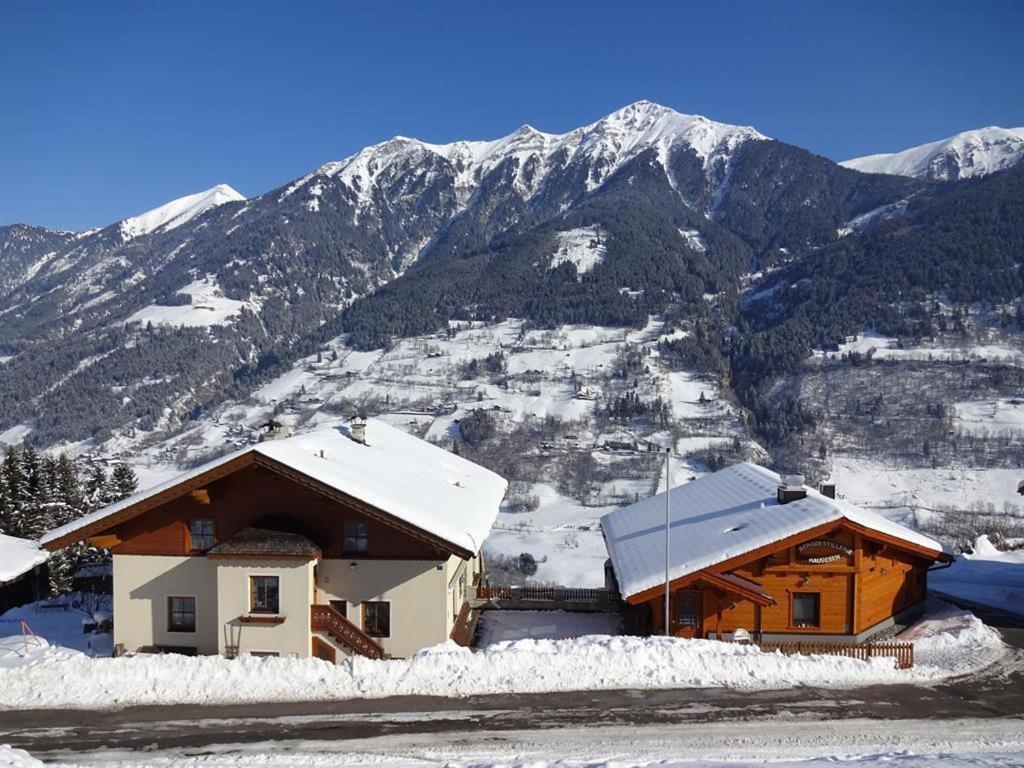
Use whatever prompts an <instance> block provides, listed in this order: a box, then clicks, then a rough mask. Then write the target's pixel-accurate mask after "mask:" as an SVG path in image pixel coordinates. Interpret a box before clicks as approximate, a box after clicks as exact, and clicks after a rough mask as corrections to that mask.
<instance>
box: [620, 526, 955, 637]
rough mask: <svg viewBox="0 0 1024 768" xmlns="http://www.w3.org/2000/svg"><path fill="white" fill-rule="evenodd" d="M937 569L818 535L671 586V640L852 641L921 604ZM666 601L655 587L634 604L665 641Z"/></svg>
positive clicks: (886, 540)
mask: <svg viewBox="0 0 1024 768" xmlns="http://www.w3.org/2000/svg"><path fill="white" fill-rule="evenodd" d="M935 560H936V555H935V553H934V552H929V551H927V550H923V549H919V548H917V547H915V546H914V545H913V544H910V543H908V542H903V541H901V540H898V539H892V538H890V537H887V536H885V535H884V534H876V533H874V532H871V531H867V530H865V529H863V528H861V527H860V526H856V525H854V524H851V523H849V522H848V521H842V522H839V523H834V524H829V525H827V526H819V527H818V528H815V529H811V530H808V531H805V532H804V533H802V534H800V535H798V536H792V537H789V538H788V539H786V540H784V541H781V542H777V543H776V544H775V545H771V546H769V547H764V548H762V549H760V550H755V551H753V552H749V553H746V554H745V555H742V556H740V557H736V558H732V559H731V560H730V561H728V562H726V563H722V564H720V565H719V566H716V567H715V568H713V569H707V570H705V571H698V572H696V573H692V574H689V575H688V576H685V577H683V578H681V579H678V580H676V581H674V582H673V583H672V585H671V593H670V600H669V604H670V612H671V616H670V620H671V632H672V634H674V635H676V636H680V637H709V638H721V637H723V636H731V633H733V632H735V631H736V630H738V629H744V630H746V631H747V632H749V633H751V634H752V635H754V636H755V637H757V636H766V635H767V636H779V635H786V636H808V637H809V639H810V638H812V637H821V636H845V637H856V636H859V635H861V634H862V633H865V632H866V631H868V630H871V629H872V628H873V627H877V626H878V625H880V624H882V623H883V622H886V621H887V620H888V619H890V618H891V617H893V616H896V615H897V614H900V613H901V612H903V611H906V610H907V609H910V608H912V607H913V606H915V605H917V604H919V603H921V601H923V600H924V598H925V593H926V590H927V573H928V569H929V567H931V566H932V565H933V563H934V562H935ZM723 574H724V575H726V576H727V577H730V578H727V579H723V578H722V575H723ZM735 577H738V578H735ZM664 595H665V593H664V588H663V587H656V588H652V589H650V590H647V591H646V592H643V593H640V594H638V595H634V596H632V597H630V598H629V602H630V603H633V604H637V605H646V606H648V608H649V618H650V627H649V628H650V631H651V632H652V633H653V634H661V633H663V632H664V628H665V624H664V620H665V610H664ZM813 606H817V609H816V610H813Z"/></svg>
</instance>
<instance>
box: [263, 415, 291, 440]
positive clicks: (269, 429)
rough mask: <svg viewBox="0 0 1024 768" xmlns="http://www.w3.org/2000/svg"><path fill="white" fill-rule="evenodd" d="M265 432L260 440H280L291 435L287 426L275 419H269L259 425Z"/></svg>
mask: <svg viewBox="0 0 1024 768" xmlns="http://www.w3.org/2000/svg"><path fill="white" fill-rule="evenodd" d="M261 426H262V427H263V428H264V429H265V430H266V432H264V433H263V436H262V437H261V438H260V440H281V439H282V438H285V437H288V436H289V435H290V434H291V430H290V429H289V428H288V425H287V424H282V423H281V422H280V421H278V420H277V419H271V420H270V421H267V422H265V423H264V424H262V425H261Z"/></svg>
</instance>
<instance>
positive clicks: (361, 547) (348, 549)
mask: <svg viewBox="0 0 1024 768" xmlns="http://www.w3.org/2000/svg"><path fill="white" fill-rule="evenodd" d="M341 550H342V552H344V553H346V554H349V555H365V554H366V553H367V552H369V551H370V525H369V523H361V522H354V521H350V522H346V523H344V524H343V532H342V541H341Z"/></svg>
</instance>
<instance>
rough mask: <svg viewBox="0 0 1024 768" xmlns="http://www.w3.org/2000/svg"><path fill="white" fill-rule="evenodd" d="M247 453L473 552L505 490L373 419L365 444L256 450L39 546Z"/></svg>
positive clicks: (65, 530) (321, 440) (325, 436)
mask: <svg viewBox="0 0 1024 768" xmlns="http://www.w3.org/2000/svg"><path fill="white" fill-rule="evenodd" d="M250 453H251V454H254V455H255V458H256V459H257V460H260V459H264V460H270V461H271V462H277V463H279V464H282V465H285V466H286V467H289V468H290V469H293V470H295V471H296V472H299V473H300V474H302V475H305V476H306V477H309V478H310V479H312V480H315V481H318V482H320V483H323V484H324V485H326V486H329V487H330V488H333V489H335V490H337V491H340V492H342V493H345V494H347V495H349V496H352V497H354V498H356V499H358V500H359V501H362V502H364V503H365V504H368V505H370V506H372V507H375V508H376V509H379V510H380V511H382V512H384V513H386V514H388V515H391V516H393V517H395V518H398V519H399V520H402V521H404V522H406V523H408V524H410V525H412V526H415V527H416V528H419V529H420V530H422V531H425V532H426V533H429V534H432V535H433V536H435V537H437V538H439V539H441V540H443V541H445V542H448V543H449V544H451V545H453V546H454V547H457V548H459V549H461V550H465V551H469V552H473V553H476V552H479V551H480V546H481V544H483V541H484V539H485V538H486V537H487V533H488V532H489V531H490V529H491V526H492V525H493V524H494V520H495V518H496V517H497V515H498V505H499V504H500V503H501V499H502V497H503V496H504V495H505V488H506V487H507V485H508V483H507V482H506V481H505V479H504V478H502V477H501V476H499V475H496V474H495V473H494V472H491V471H490V470H488V469H484V468H483V467H481V466H479V465H477V464H474V463H473V462H471V461H467V460H466V459H463V458H461V457H459V456H456V455H455V454H453V453H449V452H448V451H446V450H444V449H443V448H438V447H437V446H435V445H432V444H430V443H428V442H426V441H424V440H420V439H419V438H417V437H413V436H412V435H409V434H406V433H405V432H402V431H401V430H399V429H395V428H394V427H391V426H388V425H387V424H385V423H384V422H382V421H377V420H375V419H370V420H369V421H367V423H366V444H365V445H364V444H361V443H357V442H356V441H355V440H353V439H352V438H351V435H350V433H349V432H348V430H347V429H346V428H343V427H342V428H338V429H325V430H321V431H318V432H310V433H307V434H304V435H297V436H295V437H288V438H283V439H279V440H268V441H266V442H262V443H258V444H257V445H254V446H252V447H250V448H244V449H242V450H239V451H235V452H233V453H229V454H227V455H225V456H222V457H220V458H219V459H215V460H213V461H210V462H207V463H206V464H203V465H202V466H199V467H196V468H195V469H193V470H191V471H189V472H185V473H183V474H181V475H178V476H177V477H173V478H171V479H170V480H167V481H165V482H163V483H160V484H159V485H154V486H152V487H151V488H147V489H146V490H144V491H141V492H139V493H136V494H135V495H133V496H129V497H128V498H127V499H124V500H123V501H119V502H117V503H116V504H112V505H110V506H109V507H105V508H103V509H100V510H97V511H96V512H93V513H92V514H89V515H86V516H85V517H82V518H79V519H78V520H75V521H74V522H72V523H69V524H67V525H64V526H61V527H60V528H55V529H54V530H52V531H49V532H48V533H46V534H45V535H44V536H43V537H42V543H43V544H47V543H50V542H53V541H56V540H58V539H61V538H63V537H65V536H67V535H68V534H71V533H74V532H75V531H78V530H81V529H82V528H85V527H86V526H92V525H93V524H95V523H97V522H100V521H102V520H104V519H105V518H107V517H110V516H112V515H115V514H117V513H118V512H121V511H123V510H126V509H128V508H129V507H131V506H133V505H135V504H137V503H138V502H140V501H144V500H146V499H148V498H150V497H152V496H156V495H157V494H159V493H162V492H164V491H167V490H170V489H172V488H174V487H175V486H177V485H180V484H181V483H183V482H186V481H188V480H190V479H193V478H196V477H198V476H200V475H203V474H205V473H206V472H208V471H210V470H212V469H216V468H217V467H219V466H221V465H223V464H227V463H228V462H230V461H233V460H235V459H238V458H241V457H243V456H245V455H246V454H250Z"/></svg>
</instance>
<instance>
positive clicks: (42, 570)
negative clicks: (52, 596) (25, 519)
mask: <svg viewBox="0 0 1024 768" xmlns="http://www.w3.org/2000/svg"><path fill="white" fill-rule="evenodd" d="M49 557H50V553H49V552H47V551H46V550H45V549H42V548H40V546H39V542H36V541H31V540H30V539H19V538H17V537H14V536H5V535H4V534H2V533H0V613H4V612H5V611H7V610H9V609H11V608H16V607H17V606H19V605H24V604H25V603H31V602H33V601H35V600H41V599H42V598H44V597H46V595H47V594H48V592H49V571H48V569H47V567H46V561H47V560H48V559H49Z"/></svg>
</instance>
